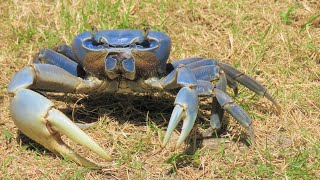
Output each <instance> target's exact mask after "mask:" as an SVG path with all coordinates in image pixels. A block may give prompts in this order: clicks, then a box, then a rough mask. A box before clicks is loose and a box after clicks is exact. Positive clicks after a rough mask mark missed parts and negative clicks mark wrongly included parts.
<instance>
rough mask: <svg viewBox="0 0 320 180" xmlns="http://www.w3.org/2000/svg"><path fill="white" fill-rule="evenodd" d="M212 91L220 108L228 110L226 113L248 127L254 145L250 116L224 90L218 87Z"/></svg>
mask: <svg viewBox="0 0 320 180" xmlns="http://www.w3.org/2000/svg"><path fill="white" fill-rule="evenodd" d="M214 92H215V95H216V97H217V100H218V102H219V104H220V105H221V106H222V108H223V109H225V110H226V111H228V113H230V114H231V115H232V116H233V117H234V118H235V119H236V120H237V121H238V122H239V123H240V124H241V125H242V126H244V127H246V128H248V129H249V135H250V139H251V143H252V145H254V134H253V125H252V120H251V118H250V117H249V116H248V115H247V113H246V112H245V111H244V110H243V109H242V108H241V107H240V106H239V105H237V104H235V103H234V102H233V100H232V99H231V97H230V96H229V95H227V94H226V93H225V92H223V91H221V90H219V89H215V90H214Z"/></svg>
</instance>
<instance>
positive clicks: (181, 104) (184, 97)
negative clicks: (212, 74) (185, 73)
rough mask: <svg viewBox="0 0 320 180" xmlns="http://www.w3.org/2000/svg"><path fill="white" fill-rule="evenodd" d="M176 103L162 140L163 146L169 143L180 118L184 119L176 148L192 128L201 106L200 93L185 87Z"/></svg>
mask: <svg viewBox="0 0 320 180" xmlns="http://www.w3.org/2000/svg"><path fill="white" fill-rule="evenodd" d="M174 104H175V107H174V109H173V112H172V115H171V118H170V121H169V125H168V129H167V132H166V134H165V137H164V140H163V142H162V146H163V147H164V146H165V145H166V144H167V143H168V141H169V139H170V136H171V134H172V132H173V131H174V129H175V128H176V127H177V125H178V123H179V122H180V120H183V121H184V122H183V126H182V130H181V134H180V137H179V139H178V141H177V144H176V148H178V147H179V146H180V145H181V144H182V142H183V141H184V140H185V139H186V138H187V136H188V135H189V133H190V131H191V130H192V128H193V125H194V122H195V120H196V117H197V114H198V108H199V107H198V106H199V105H198V104H199V101H198V94H197V92H196V90H195V89H192V88H189V87H183V88H182V89H180V91H179V93H178V95H177V97H176V100H175V102H174Z"/></svg>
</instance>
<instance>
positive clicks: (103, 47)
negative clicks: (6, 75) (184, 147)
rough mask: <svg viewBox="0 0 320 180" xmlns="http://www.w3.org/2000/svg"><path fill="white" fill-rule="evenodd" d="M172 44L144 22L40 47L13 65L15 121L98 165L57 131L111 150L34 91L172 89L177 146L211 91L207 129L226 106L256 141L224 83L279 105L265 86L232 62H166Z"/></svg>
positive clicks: (56, 148)
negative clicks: (16, 66) (31, 59)
mask: <svg viewBox="0 0 320 180" xmlns="http://www.w3.org/2000/svg"><path fill="white" fill-rule="evenodd" d="M170 48H171V40H170V37H169V36H168V35H166V34H164V33H162V32H158V31H154V30H149V29H147V28H146V29H144V30H101V31H97V30H96V29H93V30H92V31H91V32H83V33H81V34H79V35H77V36H76V37H75V38H74V40H73V42H72V45H71V46H69V45H60V46H58V47H56V48H54V49H42V50H41V51H40V52H39V53H38V54H37V55H36V56H35V59H34V63H33V64H31V65H28V66H26V67H24V68H23V69H21V70H20V71H18V72H17V73H16V74H15V75H14V77H13V78H12V80H11V81H10V84H9V85H8V92H9V93H10V94H12V100H11V103H10V113H11V115H12V118H13V121H14V123H15V124H16V126H17V127H18V128H19V130H20V131H21V132H22V133H24V134H25V135H27V136H28V137H30V138H31V139H33V140H35V141H36V142H38V143H40V144H42V145H43V146H44V147H46V148H47V149H49V150H51V151H53V152H55V153H58V154H61V155H63V156H67V157H68V158H70V159H71V160H73V161H75V162H76V163H78V164H80V165H83V166H95V165H96V164H95V163H93V162H91V161H89V160H87V159H86V158H84V157H82V156H81V155H79V154H77V153H76V152H75V151H73V150H72V149H71V148H70V147H69V146H68V145H67V144H65V143H64V142H63V141H62V139H61V134H64V135H66V136H67V137H68V138H70V139H71V140H72V141H74V142H76V143H79V144H80V145H83V146H85V147H86V148H88V149H90V150H92V151H93V152H95V153H96V154H98V155H99V156H100V157H102V158H104V159H106V160H112V157H111V156H110V155H109V154H108V153H107V152H106V151H105V150H104V149H103V148H102V147H101V146H100V145H98V144H97V143H96V142H95V141H94V140H93V139H92V138H91V137H89V136H88V135H87V134H86V133H85V132H84V131H82V130H81V129H80V128H79V127H78V126H77V125H75V124H74V123H73V122H72V121H71V120H70V119H69V118H68V117H67V116H66V115H64V114H63V113H62V112H61V111H59V110H58V109H56V108H55V105H54V103H53V102H52V101H50V100H49V99H47V98H46V97H45V96H44V95H43V94H41V93H39V91H52V92H68V93H92V92H102V93H133V92H159V91H167V92H171V93H177V94H176V99H175V102H174V109H173V112H172V115H171V118H170V121H169V125H168V128H167V131H166V134H165V136H164V139H163V142H162V146H163V147H164V146H165V145H166V144H167V142H168V141H169V139H170V136H171V134H172V132H173V131H174V129H175V128H176V126H177V124H178V123H179V122H180V121H181V120H182V121H183V126H182V130H181V134H180V136H179V139H178V140H177V144H176V147H179V146H180V145H181V144H182V143H183V141H184V140H185V139H186V137H187V136H188V134H189V133H190V131H191V130H192V128H193V125H194V123H195V120H196V117H197V113H198V108H199V96H208V97H212V98H213V101H212V109H211V117H210V124H211V126H212V128H214V129H218V128H220V126H221V123H220V122H221V120H222V118H223V114H224V111H227V112H228V113H230V114H231V115H232V116H233V117H234V118H235V119H236V120H237V121H238V122H239V123H240V124H241V125H243V126H244V127H247V128H248V129H249V133H250V137H251V139H252V140H253V130H252V128H253V127H252V120H251V118H250V117H249V116H248V115H247V113H246V112H245V111H244V110H243V109H242V108H241V107H240V106H239V105H237V104H236V103H234V101H233V100H232V99H231V97H230V96H229V95H228V94H227V93H226V88H227V86H229V87H231V88H232V89H233V90H234V93H235V94H237V91H238V88H237V82H239V83H241V84H242V85H244V86H245V87H247V88H249V89H250V90H252V91H254V92H255V93H257V94H259V95H262V96H265V97H266V98H268V99H269V100H270V101H271V102H272V103H273V104H274V105H275V106H276V107H277V108H279V106H278V104H277V103H276V101H275V100H274V99H273V98H272V97H271V96H270V94H269V93H268V92H267V90H266V88H264V87H263V86H262V85H260V84H259V83H258V82H256V81H255V80H253V79H252V78H250V77H249V76H247V75H245V74H243V73H242V72H240V71H238V70H236V69H235V68H234V67H232V66H231V65H228V64H225V63H222V62H219V61H217V60H214V59H207V58H188V59H183V60H178V61H174V62H167V59H168V57H169V53H170Z"/></svg>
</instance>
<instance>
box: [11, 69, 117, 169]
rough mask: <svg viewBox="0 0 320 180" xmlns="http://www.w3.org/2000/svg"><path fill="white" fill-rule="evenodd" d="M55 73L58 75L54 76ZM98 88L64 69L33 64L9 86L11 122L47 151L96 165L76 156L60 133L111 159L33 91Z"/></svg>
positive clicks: (84, 163) (71, 90)
mask: <svg viewBox="0 0 320 180" xmlns="http://www.w3.org/2000/svg"><path fill="white" fill-rule="evenodd" d="M57 74H58V75H57ZM96 86H98V87H99V86H101V84H99V83H98V82H97V84H91V85H90V84H87V83H86V82H85V81H84V80H81V78H78V77H74V76H72V75H71V74H69V73H68V72H66V71H64V70H63V69H61V68H59V67H56V66H53V65H49V64H34V65H31V66H29V67H25V68H23V69H21V70H20V71H19V72H18V73H16V74H15V76H14V77H13V79H12V81H11V83H10V84H9V86H8V91H9V93H11V94H13V96H14V97H13V98H12V100H11V104H10V112H11V114H12V117H13V120H14V123H15V124H16V125H17V127H18V128H19V129H20V130H21V132H22V133H24V134H26V135H27V136H28V137H30V138H31V139H33V140H35V141H36V142H38V143H40V144H42V145H43V146H45V147H46V148H48V149H49V150H51V151H53V152H57V153H59V154H61V155H63V156H66V157H68V158H70V159H71V160H73V161H75V162H77V163H79V164H81V165H83V166H95V164H94V163H92V162H90V161H89V160H87V159H85V158H83V157H81V156H80V155H78V154H77V153H75V152H74V151H73V150H72V149H71V148H70V147H68V145H66V144H65V143H64V142H63V141H62V139H61V137H60V133H61V134H64V135H66V136H67V137H69V138H70V139H71V140H73V141H74V142H76V143H79V144H81V145H83V146H85V147H87V148H88V149H90V150H92V151H94V152H95V153H96V154H98V155H99V156H100V157H102V158H104V159H106V160H111V157H110V156H109V155H108V154H107V153H106V152H105V151H104V150H103V148H102V147H100V146H99V145H98V144H97V143H96V142H95V141H94V140H93V139H91V138H90V137H89V136H88V135H87V134H85V133H84V132H83V131H82V130H81V129H80V128H79V127H77V126H76V125H75V124H74V123H73V122H72V121H71V120H70V119H69V118H68V117H66V116H65V115H64V114H63V113H62V112H60V111H59V110H57V109H55V108H54V104H53V103H52V102H51V101H50V100H49V99H47V98H46V97H44V96H42V95H40V94H39V93H37V92H34V91H32V90H29V89H27V88H32V89H45V88H44V87H46V88H49V89H46V90H53V91H59V90H60V92H61V91H65V92H77V91H84V90H88V89H90V88H96Z"/></svg>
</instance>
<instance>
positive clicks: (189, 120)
mask: <svg viewBox="0 0 320 180" xmlns="http://www.w3.org/2000/svg"><path fill="white" fill-rule="evenodd" d="M195 121H196V117H194V116H193V115H191V114H188V115H186V118H185V120H184V122H183V125H182V130H181V134H180V136H179V139H178V141H177V144H176V149H177V148H178V147H179V146H180V145H181V144H182V143H183V141H184V140H185V139H186V138H187V136H188V135H189V133H190V131H191V130H192V128H193V125H194V122H195Z"/></svg>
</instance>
